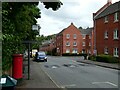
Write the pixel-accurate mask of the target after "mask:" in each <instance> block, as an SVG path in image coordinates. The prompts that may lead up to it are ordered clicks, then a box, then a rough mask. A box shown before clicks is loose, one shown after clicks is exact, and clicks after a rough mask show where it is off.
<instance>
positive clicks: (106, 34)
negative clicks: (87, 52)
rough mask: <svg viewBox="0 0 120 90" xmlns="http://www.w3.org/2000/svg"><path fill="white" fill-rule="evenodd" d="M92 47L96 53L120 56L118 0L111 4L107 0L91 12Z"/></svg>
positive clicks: (119, 3) (119, 11)
mask: <svg viewBox="0 0 120 90" xmlns="http://www.w3.org/2000/svg"><path fill="white" fill-rule="evenodd" d="M93 20H94V34H95V37H94V49H95V50H97V54H109V55H112V56H114V57H119V56H120V1H118V2H116V3H114V4H112V3H111V0H108V2H107V4H105V5H104V6H103V7H102V8H101V9H100V10H98V11H97V12H96V13H94V14H93Z"/></svg>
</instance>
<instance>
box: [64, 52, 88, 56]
mask: <svg viewBox="0 0 120 90" xmlns="http://www.w3.org/2000/svg"><path fill="white" fill-rule="evenodd" d="M62 56H85V57H87V54H83V53H79V54H77V53H63V54H62Z"/></svg>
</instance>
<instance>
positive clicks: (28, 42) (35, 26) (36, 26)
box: [23, 24, 40, 80]
mask: <svg viewBox="0 0 120 90" xmlns="http://www.w3.org/2000/svg"><path fill="white" fill-rule="evenodd" d="M32 30H39V32H40V26H39V25H38V24H37V25H32ZM39 35H40V33H39ZM23 43H25V44H28V80H29V79H30V44H32V43H35V41H30V40H28V41H23Z"/></svg>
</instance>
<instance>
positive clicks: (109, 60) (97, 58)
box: [96, 55, 119, 63]
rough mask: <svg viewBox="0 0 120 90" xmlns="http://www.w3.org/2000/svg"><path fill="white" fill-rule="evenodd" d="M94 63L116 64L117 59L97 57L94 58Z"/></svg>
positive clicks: (104, 56)
mask: <svg viewBox="0 0 120 90" xmlns="http://www.w3.org/2000/svg"><path fill="white" fill-rule="evenodd" d="M96 61H98V62H106V63H118V62H119V59H118V58H115V57H113V56H110V55H98V56H96Z"/></svg>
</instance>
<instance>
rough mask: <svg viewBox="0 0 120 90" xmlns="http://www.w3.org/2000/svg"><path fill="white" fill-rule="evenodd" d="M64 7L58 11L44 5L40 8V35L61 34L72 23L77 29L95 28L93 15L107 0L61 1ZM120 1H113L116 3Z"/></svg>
mask: <svg viewBox="0 0 120 90" xmlns="http://www.w3.org/2000/svg"><path fill="white" fill-rule="evenodd" d="M60 1H61V2H62V3H63V5H62V6H61V7H60V8H59V9H58V10H57V11H53V10H52V9H46V8H44V5H43V4H42V3H39V5H38V7H39V8H40V10H41V18H39V19H37V23H38V24H40V26H41V29H40V35H42V34H43V35H44V36H47V35H51V34H56V33H59V32H60V31H61V30H63V29H64V28H66V27H68V26H69V25H70V24H71V22H73V24H74V25H75V26H76V27H80V26H81V27H83V28H87V27H93V13H95V12H96V11H97V10H99V9H100V8H101V7H102V6H103V5H105V4H106V3H107V0H60ZM117 1H119V0H112V3H115V2H117Z"/></svg>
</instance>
